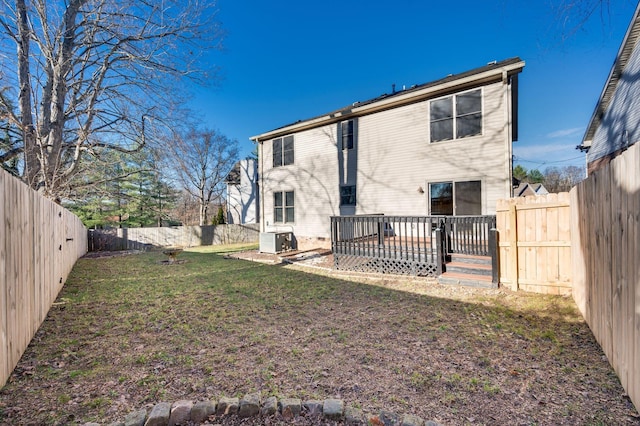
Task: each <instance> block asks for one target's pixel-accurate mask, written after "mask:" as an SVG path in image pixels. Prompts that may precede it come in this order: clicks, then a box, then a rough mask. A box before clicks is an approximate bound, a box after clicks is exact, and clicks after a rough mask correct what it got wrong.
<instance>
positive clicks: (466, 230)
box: [443, 216, 496, 256]
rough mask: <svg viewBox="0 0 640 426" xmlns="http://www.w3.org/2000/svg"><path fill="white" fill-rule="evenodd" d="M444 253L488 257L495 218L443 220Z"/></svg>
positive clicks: (476, 217)
mask: <svg viewBox="0 0 640 426" xmlns="http://www.w3.org/2000/svg"><path fill="white" fill-rule="evenodd" d="M443 224H444V225H443V229H444V235H445V239H444V242H445V249H444V250H445V253H447V254H453V253H456V254H471V255H476V256H490V255H491V248H490V247H491V245H490V244H489V241H490V239H491V237H490V234H491V233H490V231H491V229H494V228H495V227H496V217H495V216H447V217H445V218H444V220H443Z"/></svg>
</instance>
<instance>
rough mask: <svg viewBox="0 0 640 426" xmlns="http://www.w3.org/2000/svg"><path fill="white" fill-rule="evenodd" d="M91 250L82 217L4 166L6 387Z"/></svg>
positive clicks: (1, 263)
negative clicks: (76, 266) (77, 264)
mask: <svg viewBox="0 0 640 426" xmlns="http://www.w3.org/2000/svg"><path fill="white" fill-rule="evenodd" d="M86 251H87V230H86V229H85V227H84V226H83V225H82V222H81V221H80V219H78V218H77V217H76V216H75V215H73V214H72V213H71V212H69V211H67V210H65V209H63V208H62V207H60V206H59V205H57V204H55V203H54V202H52V201H50V200H48V199H46V198H44V197H42V196H41V195H39V194H38V193H36V192H35V191H32V190H31V189H29V188H28V187H27V186H26V185H24V184H23V183H22V182H20V181H19V180H18V179H16V178H14V177H13V176H11V175H9V174H8V173H7V172H5V171H4V170H2V169H0V387H1V386H3V385H4V384H5V383H6V381H7V379H8V378H9V375H10V374H11V371H13V368H14V367H15V366H16V364H17V363H18V361H19V360H20V357H21V356H22V354H23V352H24V350H25V349H26V348H27V345H29V342H30V341H31V339H32V337H33V336H34V334H35V332H36V331H37V330H38V327H40V324H41V323H42V321H44V318H45V317H46V315H47V312H48V311H49V308H50V307H51V305H52V303H53V302H54V300H55V299H56V297H57V295H58V292H59V291H60V289H61V288H62V285H63V284H64V282H65V280H66V278H67V275H68V274H69V272H71V269H72V268H73V265H74V264H75V262H76V260H77V259H78V258H79V257H81V256H82V255H84V254H85V253H86Z"/></svg>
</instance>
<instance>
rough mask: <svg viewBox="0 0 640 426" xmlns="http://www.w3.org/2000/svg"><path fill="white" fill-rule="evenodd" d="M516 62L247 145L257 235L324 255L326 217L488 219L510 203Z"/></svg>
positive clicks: (378, 101)
mask: <svg viewBox="0 0 640 426" xmlns="http://www.w3.org/2000/svg"><path fill="white" fill-rule="evenodd" d="M523 67H524V62H523V61H521V60H520V59H519V58H512V59H508V60H505V61H501V62H497V63H491V64H488V65H486V66H483V67H481V68H477V69H474V70H471V71H468V72H464V73H461V74H457V75H451V76H448V77H446V78H443V79H441V80H438V81H434V82H431V83H426V84H422V85H418V86H412V87H411V88H408V89H403V90H400V91H397V92H396V91H392V93H390V94H384V95H382V96H380V97H378V98H375V99H372V100H369V101H365V102H355V103H353V104H352V105H350V106H348V107H346V108H342V109H340V110H336V111H334V112H331V113H328V114H326V115H322V116H319V117H315V118H312V119H309V120H304V121H298V122H296V123H293V124H291V125H288V126H284V127H281V128H278V129H275V130H272V131H270V132H267V133H263V134H261V135H258V136H255V137H253V138H252V139H253V140H254V141H255V142H257V143H258V144H259V165H258V168H259V191H260V198H261V203H260V209H261V212H260V214H259V217H260V225H261V231H262V232H285V231H287V232H293V235H294V238H295V240H296V243H297V247H298V248H300V249H305V248H312V247H328V246H329V245H330V217H331V216H338V215H355V214H357V215H360V214H385V215H403V216H410V215H412V216H425V215H480V214H494V213H495V206H496V201H497V200H498V199H501V198H508V197H509V196H511V189H512V181H511V167H512V163H511V159H512V142H513V141H514V140H516V139H517V99H518V84H517V83H518V80H517V79H518V74H519V73H520V72H521V71H522V69H523Z"/></svg>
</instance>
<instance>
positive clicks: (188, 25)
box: [0, 0, 221, 198]
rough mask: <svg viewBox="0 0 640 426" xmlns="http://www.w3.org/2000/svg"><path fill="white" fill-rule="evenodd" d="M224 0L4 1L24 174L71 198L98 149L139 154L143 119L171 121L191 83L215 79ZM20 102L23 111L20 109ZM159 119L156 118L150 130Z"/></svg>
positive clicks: (1, 8) (8, 106)
mask: <svg viewBox="0 0 640 426" xmlns="http://www.w3.org/2000/svg"><path fill="white" fill-rule="evenodd" d="M214 7H215V0H157V1H155V0H154V1H149V0H66V1H62V0H15V1H12V0H0V58H1V59H2V60H3V64H6V68H5V67H4V65H3V72H4V79H3V80H4V81H3V85H4V86H8V87H12V88H14V89H13V90H5V91H3V93H2V96H0V111H3V113H4V115H5V116H6V117H5V119H6V121H8V122H9V123H10V125H11V126H12V127H13V128H15V129H17V130H18V131H19V133H20V134H21V138H20V140H21V141H22V142H21V147H20V149H17V150H13V151H12V152H5V153H2V152H0V156H3V155H4V157H2V158H3V159H4V160H5V161H8V160H10V159H11V158H10V157H14V156H21V157H22V159H23V161H22V163H23V170H22V173H21V174H22V177H23V179H24V180H25V181H26V182H27V183H28V184H29V185H30V186H31V187H32V188H34V189H37V190H39V191H41V192H43V193H44V194H45V195H47V196H49V197H52V198H57V197H61V196H65V194H66V193H67V191H68V190H69V185H70V179H71V178H72V177H73V175H75V174H77V173H79V172H81V171H82V160H83V157H84V156H85V155H87V154H95V153H94V151H98V149H99V150H102V151H103V152H104V150H116V151H120V152H124V153H128V152H135V151H137V150H139V149H140V148H141V147H142V146H143V145H144V143H145V138H144V125H145V120H144V118H143V117H144V116H147V117H153V116H156V117H157V116H160V117H163V118H164V120H165V121H166V120H167V118H166V117H167V116H168V111H169V109H170V108H171V104H172V103H173V102H175V101H177V100H178V101H179V100H180V93H181V92H182V91H183V89H182V90H180V89H179V86H178V85H177V84H176V83H178V82H179V81H180V80H181V78H182V77H189V78H193V79H196V80H199V81H201V82H204V81H206V80H207V79H208V77H207V73H206V72H205V70H204V69H201V68H199V67H198V63H199V61H198V59H199V56H200V54H201V53H203V52H205V51H207V50H209V49H210V48H217V47H219V43H220V40H221V32H220V29H219V25H217V23H216V13H215V10H214ZM12 105H15V106H16V109H17V111H16V110H15V109H14V108H12ZM150 123H153V121H148V122H147V123H146V124H147V125H150Z"/></svg>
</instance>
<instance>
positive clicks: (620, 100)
mask: <svg viewBox="0 0 640 426" xmlns="http://www.w3.org/2000/svg"><path fill="white" fill-rule="evenodd" d="M639 12H640V5H638V8H637V9H636V12H635V14H634V16H633V19H632V20H631V24H630V25H629V29H628V30H627V33H626V35H625V37H624V40H623V42H622V45H621V46H620V50H619V51H618V55H617V56H616V59H615V61H614V63H613V67H612V68H611V72H610V73H609V78H607V81H606V83H605V85H604V89H603V90H602V94H601V95H600V99H598V103H597V105H596V108H595V111H594V112H593V116H592V117H591V121H590V122H589V126H588V127H587V131H586V133H585V135H584V137H583V139H582V144H581V145H579V146H578V149H580V150H581V151H587V173H588V174H591V173H593V172H594V171H596V170H598V169H599V168H601V167H602V166H604V165H605V164H607V163H609V162H610V161H611V160H612V159H613V158H615V157H617V156H618V155H620V153H622V152H623V151H624V150H625V149H627V148H628V147H629V146H631V145H633V144H635V143H636V142H638V141H639V140H640V48H638V40H639V39H640V17H639Z"/></svg>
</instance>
